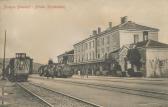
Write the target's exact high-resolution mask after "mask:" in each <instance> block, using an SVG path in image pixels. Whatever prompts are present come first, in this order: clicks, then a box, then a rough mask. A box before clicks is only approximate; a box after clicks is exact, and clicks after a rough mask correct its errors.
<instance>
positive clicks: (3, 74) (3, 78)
mask: <svg viewBox="0 0 168 107" xmlns="http://www.w3.org/2000/svg"><path fill="white" fill-rule="evenodd" d="M5 55H6V30H5V41H4V56H3V69H2V80H5Z"/></svg>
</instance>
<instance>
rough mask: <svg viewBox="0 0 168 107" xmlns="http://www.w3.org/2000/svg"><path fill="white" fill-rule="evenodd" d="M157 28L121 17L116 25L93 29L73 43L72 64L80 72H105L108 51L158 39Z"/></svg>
mask: <svg viewBox="0 0 168 107" xmlns="http://www.w3.org/2000/svg"><path fill="white" fill-rule="evenodd" d="M158 31H159V29H156V28H152V27H147V26H144V25H139V24H136V23H135V22H132V21H128V20H127V17H126V16H125V17H122V18H121V23H120V24H119V25H117V26H114V27H113V26H112V22H109V26H108V28H107V29H106V30H104V31H101V28H100V27H98V30H94V31H93V34H92V35H90V37H89V38H86V39H84V40H82V41H81V42H79V43H76V44H74V66H76V70H77V71H78V70H80V71H82V72H86V73H91V74H99V73H100V72H104V73H105V72H107V71H108V70H109V68H110V67H109V65H108V64H105V63H104V61H105V60H106V59H108V57H109V53H111V52H113V51H116V50H118V49H120V48H121V47H122V46H123V45H126V44H132V43H137V42H141V41H145V40H149V39H150V40H155V41H158Z"/></svg>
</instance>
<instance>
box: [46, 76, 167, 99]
mask: <svg viewBox="0 0 168 107" xmlns="http://www.w3.org/2000/svg"><path fill="white" fill-rule="evenodd" d="M46 80H48V79H46ZM49 81H57V82H61V83H66V84H72V85H79V86H85V87H91V88H96V89H103V90H107V91H116V92H120V93H125V94H132V95H138V96H144V97H149V98H156V99H161V100H166V101H167V100H168V93H167V92H162V91H159V90H158V91H152V90H145V89H137V88H128V87H121V86H115V85H106V84H97V83H86V82H79V81H78V82H77V81H70V80H63V79H61V80H60V79H56V80H49Z"/></svg>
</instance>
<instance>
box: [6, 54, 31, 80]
mask: <svg viewBox="0 0 168 107" xmlns="http://www.w3.org/2000/svg"><path fill="white" fill-rule="evenodd" d="M32 71H33V59H32V58H30V57H27V56H26V53H16V57H15V58H11V59H10V61H9V64H8V65H7V67H6V71H5V72H6V77H7V78H8V80H9V81H20V82H21V81H27V79H28V75H29V74H31V73H32Z"/></svg>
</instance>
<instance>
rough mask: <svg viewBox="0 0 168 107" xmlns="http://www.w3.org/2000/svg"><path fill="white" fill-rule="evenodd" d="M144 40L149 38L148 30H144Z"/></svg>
mask: <svg viewBox="0 0 168 107" xmlns="http://www.w3.org/2000/svg"><path fill="white" fill-rule="evenodd" d="M143 40H144V41H145V40H148V31H144V32H143Z"/></svg>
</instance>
